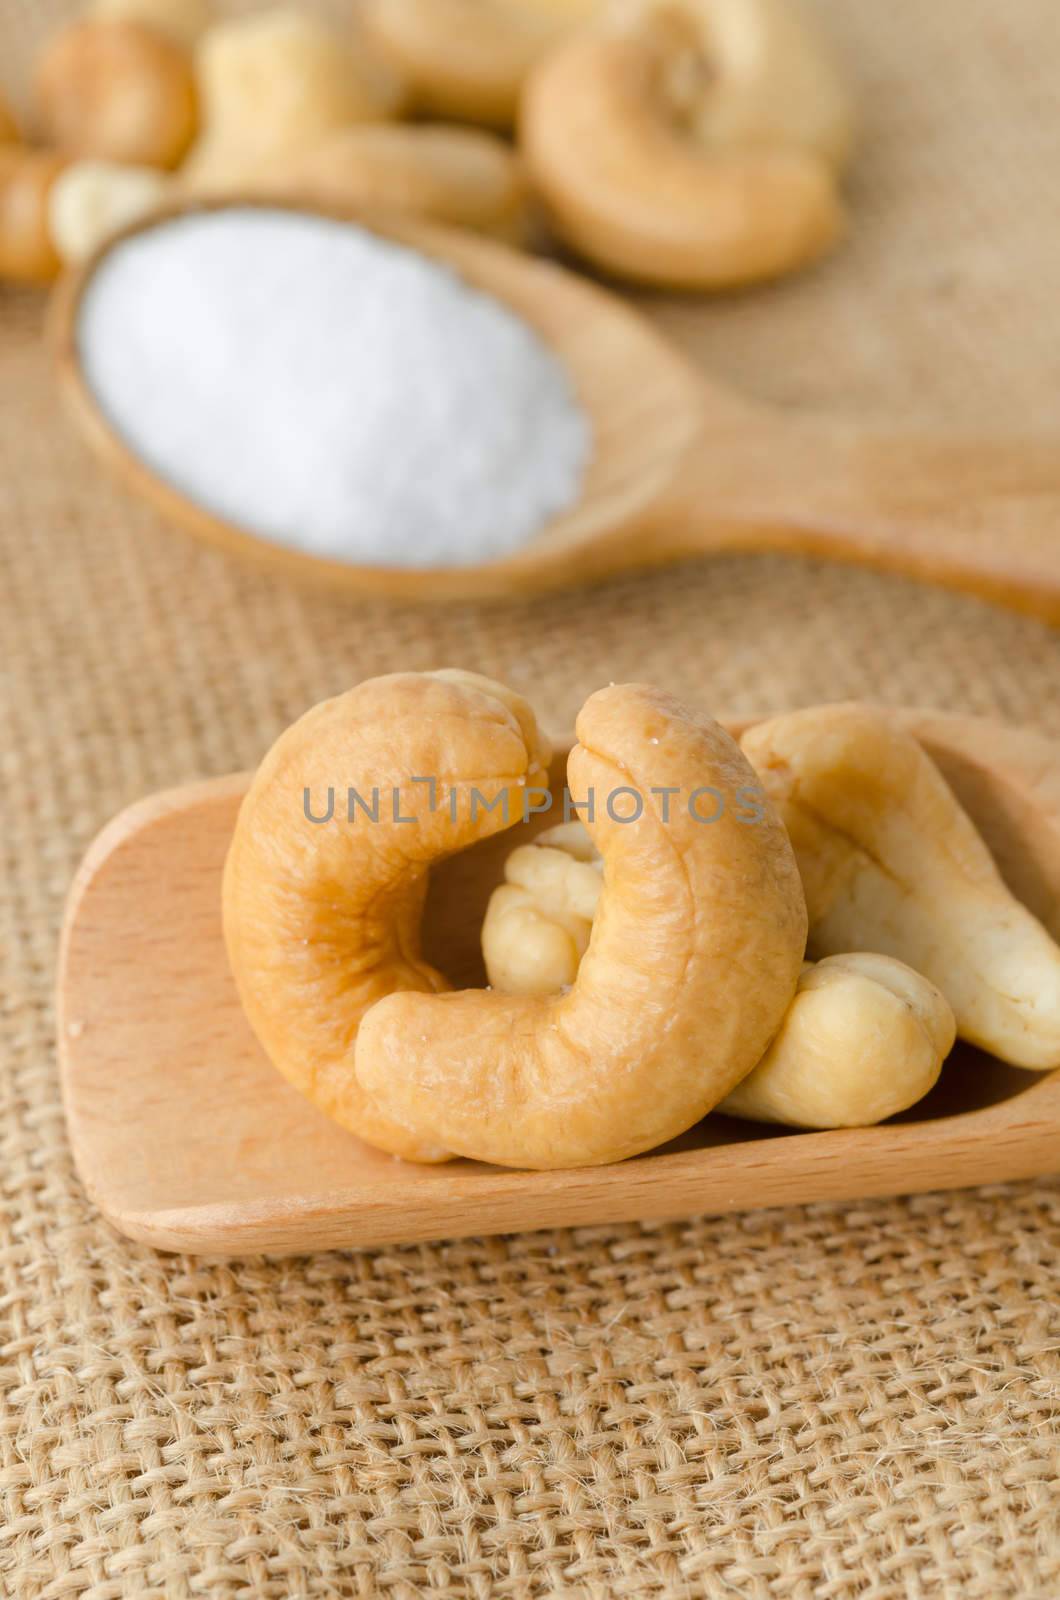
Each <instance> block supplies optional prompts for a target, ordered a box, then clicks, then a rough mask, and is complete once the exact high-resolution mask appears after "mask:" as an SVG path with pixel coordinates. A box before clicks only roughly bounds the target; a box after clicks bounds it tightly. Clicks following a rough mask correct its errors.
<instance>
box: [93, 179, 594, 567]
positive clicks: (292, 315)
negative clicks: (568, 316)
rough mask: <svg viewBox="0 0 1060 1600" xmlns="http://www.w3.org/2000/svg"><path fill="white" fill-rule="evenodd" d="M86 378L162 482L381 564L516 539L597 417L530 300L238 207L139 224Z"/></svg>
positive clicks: (101, 299)
mask: <svg viewBox="0 0 1060 1600" xmlns="http://www.w3.org/2000/svg"><path fill="white" fill-rule="evenodd" d="M78 345H79V353H80V357H81V364H82V369H83V371H84V374H85V378H86V381H87V383H88V386H89V388H90V389H91V391H92V392H93V394H94V396H95V398H96V400H97V403H98V404H99V406H100V408H101V409H102V411H103V413H104V415H105V416H106V417H107V418H108V420H109V422H110V424H111V426H112V427H113V428H114V429H115V430H116V432H117V433H118V434H119V435H120V436H121V437H122V438H123V439H124V440H125V441H126V443H127V444H128V445H129V446H130V447H131V448H132V449H133V450H134V452H135V453H136V454H137V455H139V456H140V457H141V458H142V459H143V460H144V461H145V462H146V463H147V464H148V466H150V467H151V468H152V470H153V471H154V472H155V473H156V475H158V476H159V477H161V478H163V479H164V480H165V481H166V482H168V483H169V484H170V485H172V486H173V487H174V488H176V489H178V490H179V491H180V492H181V493H183V494H184V495H185V496H187V497H188V498H190V499H192V500H194V501H196V502H198V503H199V504H200V505H201V506H203V507H205V508H206V509H207V510H208V511H210V512H212V513H213V514H214V515H215V516H218V517H220V518H222V519H224V520H225V521H227V522H229V523H234V524H235V525H237V526H238V527H241V528H244V529H246V530H248V531H250V532H252V533H256V534H258V535H260V536H261V537H263V538H265V539H268V540H271V541H273V542H275V543H277V544H283V545H288V546H293V547H295V548H298V549H301V550H305V551H309V552H312V553H314V554H316V555H321V556H329V557H332V558H334V559H337V560H340V561H348V562H360V563H364V564H366V565H385V566H399V567H420V566H465V565H470V564H474V563H476V562H479V561H484V560H489V559H491V558H495V557H499V556H503V555H505V554H507V553H509V552H511V551H513V550H515V549H517V548H518V547H519V546H520V545H521V544H523V543H525V541H526V540H528V539H530V538H531V537H532V536H533V535H534V533H536V532H537V531H538V530H539V529H540V528H541V526H542V525H543V524H544V523H545V522H547V521H548V520H549V518H551V517H553V516H555V515H556V514H557V513H559V512H561V511H563V510H565V509H566V508H568V507H569V506H570V505H572V504H573V502H574V501H576V499H577V498H578V494H579V491H580V487H581V482H582V477H583V474H584V470H585V466H586V463H587V460H588V457H589V452H590V431H589V427H588V423H587V420H586V418H585V415H584V413H583V412H582V410H581V409H580V407H579V406H578V404H577V401H576V399H575V397H574V395H573V392H572V390H571V387H570V383H569V381H568V378H567V375H566V372H565V371H564V369H563V367H562V365H561V364H560V362H559V361H558V360H557V359H556V358H555V357H554V356H553V355H552V354H551V352H550V351H549V350H548V349H547V348H546V347H545V345H544V344H543V343H542V342H541V340H540V339H538V337H537V335H536V334H535V333H534V332H533V331H532V330H531V329H530V328H529V327H528V326H527V325H526V324H524V323H523V322H522V321H520V319H519V318H518V317H516V316H515V315H514V313H512V312H510V311H508V310H507V309H506V308H505V307H503V306H502V305H500V304H499V303H498V302H497V301H495V300H493V299H492V298H491V297H489V296H488V295H485V294H482V293H479V292H478V291H475V290H473V289H471V288H469V287H468V286H467V285H465V284H463V283H462V282H461V281H460V280H459V279H458V278H457V276H456V275H455V274H454V273H452V272H450V271H449V270H448V269H446V268H444V267H442V266H440V265H438V264H437V263H434V262H431V261H428V260H426V259H425V258H424V257H422V256H419V255H417V254H416V253H415V252H413V251H411V250H407V249H404V248H402V247H400V246H397V245H393V244H389V243H387V242H384V241H383V240H381V239H378V238H376V237H375V236H373V235H372V234H370V233H368V232H366V231H365V230H363V229H360V228H357V227H354V226H353V225H350V224H346V223H337V222H332V221H328V220H327V219H324V218H317V217H311V216H303V215H298V214H295V213H290V212H285V211H280V210H270V209H259V208H250V207H247V208H230V209H226V210H221V211H217V212H213V213H206V214H201V215H198V216H191V217H184V218H177V219H174V220H172V221H170V222H167V223H164V224H162V225H159V226H156V227H153V228H150V229H148V230H146V231H144V232H142V233H139V234H136V235H134V236H132V237H131V238H130V239H128V240H127V241H125V242H123V243H122V244H120V245H118V246H117V247H116V248H115V249H113V250H112V251H111V252H110V254H109V255H108V256H107V257H105V259H104V261H103V262H102V263H101V265H100V267H99V268H98V269H97V271H96V272H95V273H94V275H93V277H92V278H91V280H90V283H89V286H88V289H87V292H86V294H85V295H84V297H83V300H82V305H81V310H80V316H79V321H78Z"/></svg>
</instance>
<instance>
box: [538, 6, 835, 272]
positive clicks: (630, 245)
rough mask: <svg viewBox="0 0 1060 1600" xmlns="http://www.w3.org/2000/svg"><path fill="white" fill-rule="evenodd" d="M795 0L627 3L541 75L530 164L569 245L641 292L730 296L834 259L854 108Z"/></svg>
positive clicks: (552, 59)
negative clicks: (722, 292) (653, 288)
mask: <svg viewBox="0 0 1060 1600" xmlns="http://www.w3.org/2000/svg"><path fill="white" fill-rule="evenodd" d="M795 4H796V0H629V3H628V4H617V5H616V6H615V7H614V8H613V9H608V10H605V11H603V12H601V14H600V17H599V20H598V22H597V23H595V24H592V23H590V24H587V25H586V26H585V27H583V28H581V29H579V30H578V31H576V32H574V33H572V34H571V35H570V37H569V38H568V39H567V40H566V41H564V42H563V43H561V44H559V45H558V46H557V47H556V48H555V49H554V50H552V51H550V52H549V53H548V54H547V55H545V56H544V57H543V59H542V60H541V61H540V62H539V63H538V64H537V65H536V66H535V67H534V69H533V71H532V72H531V73H530V74H529V76H528V79H527V82H526V85H525V89H524V93H523V102H522V109H521V115H520V144H521V148H522V150H523V153H524V156H525V159H526V162H527V167H528V170H529V173H530V176H531V179H532V181H533V182H534V184H535V186H536V187H537V189H538V190H539V191H540V193H541V195H542V197H543V199H544V201H545V203H546V206H547V211H548V215H549V218H550V221H551V223H552V225H553V227H554V228H555V230H556V232H557V233H558V234H559V236H560V237H561V238H562V239H563V240H564V242H565V243H566V244H568V245H569V246H570V248H571V249H572V250H574V251H575V252H577V253H578V254H579V255H581V256H583V257H584V258H585V259H586V260H587V261H589V262H591V263H593V264H594V265H595V266H598V267H600V268H602V269H603V270H604V271H606V272H608V273H611V274H613V275H614V276H616V277H619V278H625V279H629V280H631V281H633V282H636V283H643V284H654V285H659V286H669V287H674V288H683V289H700V290H705V289H721V288H726V287H729V286H732V285H738V284H744V283H751V282H754V281H756V280H759V279H764V278H772V277H777V276H779V275H781V274H783V273H787V272H791V271H793V270H794V269H796V268H798V267H801V266H803V265H804V264H806V263H808V262H810V261H813V260H814V259H815V258H816V257H818V256H820V255H821V254H822V253H823V252H824V251H826V250H827V249H829V248H830V246H831V245H832V244H833V243H834V242H835V240H836V238H837V237H838V235H839V233H840V231H841V227H842V221H843V208H842V202H841V199H840V193H839V173H840V171H841V169H842V166H843V164H844V162H845V160H846V157H847V154H848V151H849V147H850V142H851V112H850V107H849V102H848V98H847V95H846V92H845V89H844V87H843V84H842V81H841V78H840V75H839V72H838V70H837V68H836V67H835V66H834V64H833V62H832V59H831V54H830V52H829V51H828V50H827V48H826V46H825V44H824V42H823V41H822V40H820V39H818V37H817V36H816V33H815V32H814V31H812V30H811V29H810V27H809V25H808V23H807V21H806V20H805V19H804V18H803V17H802V16H801V14H800V13H799V12H798V11H797V10H795V9H794V6H795Z"/></svg>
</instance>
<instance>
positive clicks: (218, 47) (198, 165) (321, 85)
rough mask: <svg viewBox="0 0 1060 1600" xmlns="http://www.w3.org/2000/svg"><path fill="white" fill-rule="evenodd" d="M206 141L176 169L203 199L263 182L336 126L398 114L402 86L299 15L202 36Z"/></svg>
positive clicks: (272, 14) (237, 21) (385, 69)
mask: <svg viewBox="0 0 1060 1600" xmlns="http://www.w3.org/2000/svg"><path fill="white" fill-rule="evenodd" d="M196 73H197V77H198V83H199V96H200V100H201V104H202V133H201V135H200V137H199V140H198V142H197V143H196V145H195V147H194V148H193V150H192V151H191V153H190V155H189V156H188V159H187V161H186V162H185V164H184V167H183V168H182V169H181V178H182V180H183V181H185V182H186V183H187V185H188V186H189V188H191V189H194V190H197V191H200V192H201V191H203V190H206V189H210V188H221V189H223V188H227V187H234V186H238V185H240V184H243V183H246V182H251V183H257V184H260V183H262V182H267V181H268V180H269V178H270V177H271V176H272V175H273V169H274V167H275V165H276V164H277V163H281V162H286V161H291V160H294V159H296V158H297V157H299V156H303V155H306V154H307V153H308V152H310V151H312V150H313V149H314V148H315V147H316V146H318V145H320V144H322V143H323V142H324V140H325V139H327V138H329V137H330V136H331V135H332V134H334V133H336V132H337V131H338V130H339V129H340V128H346V127H349V126H350V125H351V124H352V123H359V122H378V121H383V120H386V119H387V118H389V117H392V116H396V115H397V114H398V113H399V111H400V110H401V107H402V103H403V100H404V86H403V85H402V84H401V82H400V81H399V79H398V77H397V75H396V74H395V73H394V72H393V71H392V70H391V68H390V67H389V66H388V65H387V63H386V62H385V61H384V60H383V59H382V58H381V57H380V56H379V55H378V53H377V52H374V51H373V50H371V48H368V49H365V48H363V42H362V41H359V40H357V39H356V38H354V39H352V40H351V39H349V38H347V37H346V36H345V35H344V34H342V33H339V32H338V31H337V30H334V29H332V28H330V27H328V26H327V24H326V23H324V22H323V21H321V20H320V19H318V18H316V17H313V16H310V15H308V14H306V13H305V12H303V11H299V10H296V9H293V8H291V9H287V8H282V9H278V10H274V11H262V12H255V13H252V14H251V15H249V16H246V17H236V18H233V19H231V20H229V21H225V22H220V23H216V24H215V25H214V26H213V27H212V28H209V29H207V31H206V33H204V34H203V36H202V38H201V39H200V41H199V45H198V50H197V52H196Z"/></svg>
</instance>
